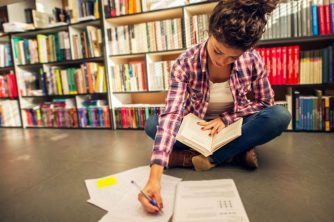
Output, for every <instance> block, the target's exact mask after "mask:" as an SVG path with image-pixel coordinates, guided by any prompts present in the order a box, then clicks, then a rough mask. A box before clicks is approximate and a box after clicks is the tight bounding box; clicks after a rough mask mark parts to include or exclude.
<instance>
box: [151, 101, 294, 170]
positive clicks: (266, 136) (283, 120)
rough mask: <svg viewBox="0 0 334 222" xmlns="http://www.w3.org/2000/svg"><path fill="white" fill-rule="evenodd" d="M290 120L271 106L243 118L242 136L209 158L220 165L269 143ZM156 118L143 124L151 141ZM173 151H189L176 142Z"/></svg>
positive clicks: (281, 109) (287, 113) (279, 110)
mask: <svg viewBox="0 0 334 222" xmlns="http://www.w3.org/2000/svg"><path fill="white" fill-rule="evenodd" d="M290 120H291V115H290V113H289V111H288V110H287V109H285V108H284V107H282V106H278V105H275V106H271V107H268V108H265V109H262V110H260V111H259V112H257V113H255V114H253V115H250V116H247V117H244V119H243V124H242V135H241V136H240V137H238V138H237V139H235V140H233V141H232V142H230V143H228V144H226V145H225V146H224V148H222V149H218V150H217V151H216V152H214V153H213V155H212V156H211V158H212V159H213V160H214V162H215V163H216V164H222V163H223V162H224V161H225V160H227V159H229V158H231V157H234V156H235V155H237V154H239V153H242V152H244V151H247V150H249V149H251V148H254V147H255V146H258V145H262V144H264V143H267V142H269V141H270V140H272V139H274V138H275V137H277V136H279V135H281V133H282V132H283V131H284V130H285V129H286V128H287V126H288V125H289V122H290ZM157 125H158V116H157V115H153V116H151V117H150V118H149V119H148V120H146V123H145V132H146V134H147V135H148V136H149V137H151V138H152V139H153V140H154V138H155V134H156V131H157ZM173 149H178V150H182V149H190V148H189V147H188V146H187V145H185V144H182V143H181V142H179V141H177V140H176V142H175V143H174V146H173Z"/></svg>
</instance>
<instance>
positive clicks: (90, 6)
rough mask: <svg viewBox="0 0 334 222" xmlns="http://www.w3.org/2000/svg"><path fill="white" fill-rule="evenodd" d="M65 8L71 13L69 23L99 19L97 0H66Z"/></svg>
mask: <svg viewBox="0 0 334 222" xmlns="http://www.w3.org/2000/svg"><path fill="white" fill-rule="evenodd" d="M65 2H66V3H67V4H66V6H67V8H68V9H69V10H70V11H71V16H70V17H71V21H72V22H76V21H80V18H85V17H89V16H93V17H94V18H99V17H100V12H99V1H98V0H66V1H65Z"/></svg>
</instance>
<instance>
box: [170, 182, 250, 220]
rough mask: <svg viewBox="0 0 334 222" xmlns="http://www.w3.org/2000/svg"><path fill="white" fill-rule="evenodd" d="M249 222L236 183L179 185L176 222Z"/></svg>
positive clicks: (181, 183)
mask: <svg viewBox="0 0 334 222" xmlns="http://www.w3.org/2000/svg"><path fill="white" fill-rule="evenodd" d="M203 221H212V222H213V221H216V222H218V221H229V222H249V219H248V216H247V213H246V211H245V208H244V206H243V204H242V201H241V199H240V196H239V193H238V190H237V187H236V186H235V183H234V181H233V180H232V179H220V180H202V181H182V182H180V183H179V184H178V185H177V188H176V197H175V204H174V215H173V222H203Z"/></svg>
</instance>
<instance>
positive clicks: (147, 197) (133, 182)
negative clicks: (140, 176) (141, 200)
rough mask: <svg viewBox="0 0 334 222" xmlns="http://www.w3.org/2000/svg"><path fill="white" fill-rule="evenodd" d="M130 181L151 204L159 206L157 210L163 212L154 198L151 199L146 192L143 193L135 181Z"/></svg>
mask: <svg viewBox="0 0 334 222" xmlns="http://www.w3.org/2000/svg"><path fill="white" fill-rule="evenodd" d="M131 183H132V184H133V185H135V186H136V187H137V188H138V190H139V192H140V193H141V194H143V196H144V197H145V198H146V199H147V200H148V201H149V202H150V204H152V205H153V206H155V207H157V208H159V212H160V213H163V211H162V209H161V208H160V207H159V206H158V204H157V202H155V200H153V199H152V198H150V197H149V196H147V195H146V193H144V191H143V190H142V189H141V188H140V186H139V185H138V184H137V183H136V182H135V181H133V180H131Z"/></svg>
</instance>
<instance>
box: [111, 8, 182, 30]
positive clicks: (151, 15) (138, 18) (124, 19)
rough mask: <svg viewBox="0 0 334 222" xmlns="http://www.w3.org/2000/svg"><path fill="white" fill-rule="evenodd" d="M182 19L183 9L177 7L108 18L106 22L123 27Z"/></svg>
mask: <svg viewBox="0 0 334 222" xmlns="http://www.w3.org/2000/svg"><path fill="white" fill-rule="evenodd" d="M181 17H182V7H175V8H169V9H161V10H160V9H159V10H155V11H148V12H142V13H136V14H131V15H121V16H116V17H111V18H107V19H106V21H107V22H108V23H110V24H112V25H114V26H121V25H130V24H138V23H144V22H151V21H157V20H163V19H172V18H181Z"/></svg>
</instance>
